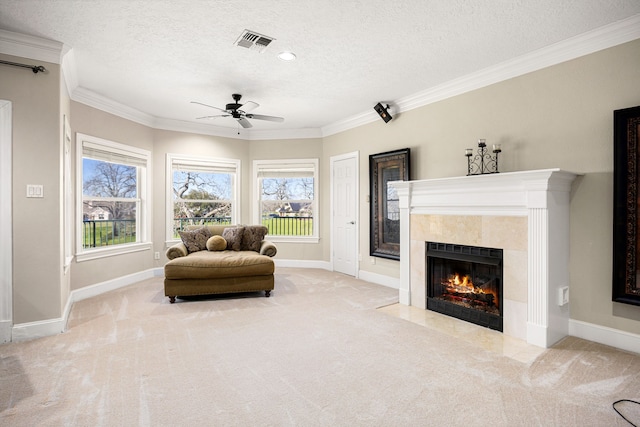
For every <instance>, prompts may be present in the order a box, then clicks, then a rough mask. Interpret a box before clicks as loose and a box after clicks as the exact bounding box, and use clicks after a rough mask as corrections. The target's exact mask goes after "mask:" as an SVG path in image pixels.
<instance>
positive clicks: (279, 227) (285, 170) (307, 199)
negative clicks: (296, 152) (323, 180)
mask: <svg viewBox="0 0 640 427" xmlns="http://www.w3.org/2000/svg"><path fill="white" fill-rule="evenodd" d="M253 173H254V183H255V192H254V193H255V197H254V200H255V201H256V202H255V203H256V204H255V206H254V221H255V222H256V223H257V224H263V225H265V226H266V227H267V228H268V229H269V240H273V241H280V242H286V241H289V242H314V243H317V242H318V235H319V234H318V224H319V223H320V221H319V219H318V212H319V210H318V205H317V199H318V159H288V160H255V161H254V162H253Z"/></svg>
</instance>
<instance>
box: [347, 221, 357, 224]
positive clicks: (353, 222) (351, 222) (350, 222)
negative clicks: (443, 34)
mask: <svg viewBox="0 0 640 427" xmlns="http://www.w3.org/2000/svg"><path fill="white" fill-rule="evenodd" d="M355 223H356V222H355V221H349V222H348V223H347V224H351V225H354V224H355Z"/></svg>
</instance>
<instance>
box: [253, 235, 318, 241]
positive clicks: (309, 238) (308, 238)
mask: <svg viewBox="0 0 640 427" xmlns="http://www.w3.org/2000/svg"><path fill="white" fill-rule="evenodd" d="M264 238H265V240H268V241H270V242H273V243H318V242H319V241H320V238H319V237H313V236H306V237H293V236H271V235H269V234H267V235H266V236H264Z"/></svg>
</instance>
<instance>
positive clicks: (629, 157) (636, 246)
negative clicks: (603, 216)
mask: <svg viewBox="0 0 640 427" xmlns="http://www.w3.org/2000/svg"><path fill="white" fill-rule="evenodd" d="M639 134H640V106H639V107H633V108H626V109H624V110H616V111H614V112H613V144H614V145H613V205H614V208H613V286H612V288H613V297H612V298H613V301H615V302H622V303H626V304H634V305H640V284H639V283H638V278H640V266H639V265H638V261H639V260H640V235H639V234H638V230H640V217H639V215H638V204H640V198H639V194H638V185H639V184H640V183H639V182H638V181H639V174H640V169H639V168H640V161H639V160H640V147H639V146H638V143H639V142H640V141H639V140H638V135H639Z"/></svg>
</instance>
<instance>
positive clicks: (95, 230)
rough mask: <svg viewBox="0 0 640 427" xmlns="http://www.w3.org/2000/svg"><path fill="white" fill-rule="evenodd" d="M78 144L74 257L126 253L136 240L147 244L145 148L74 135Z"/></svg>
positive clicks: (148, 157)
mask: <svg viewBox="0 0 640 427" xmlns="http://www.w3.org/2000/svg"><path fill="white" fill-rule="evenodd" d="M77 145H78V150H77V152H78V167H77V170H78V172H79V173H78V185H79V187H80V188H79V191H78V194H79V199H80V200H79V206H80V208H79V209H80V211H81V212H80V214H79V215H78V218H81V221H78V222H79V228H80V230H79V232H78V243H77V248H78V249H77V251H78V253H79V258H78V260H79V261H82V260H84V259H91V258H93V257H95V254H96V253H98V254H102V255H105V256H106V255H112V254H115V253H123V252H128V251H131V250H132V248H131V246H135V245H136V244H141V243H147V245H146V246H148V241H147V236H148V231H147V229H146V224H148V221H147V220H146V218H145V215H144V213H145V211H146V205H147V203H148V201H147V188H146V182H147V173H148V169H149V159H150V153H149V151H147V150H142V149H139V148H135V147H131V146H127V145H124V144H119V143H116V142H112V141H107V140H103V139H100V138H95V137H92V136H88V135H82V134H77ZM125 248H126V249H125ZM142 249H147V248H146V247H145V248H141V249H139V250H142ZM135 250H138V249H135ZM82 254H84V255H85V256H84V257H83V256H82ZM89 254H93V255H89Z"/></svg>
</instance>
